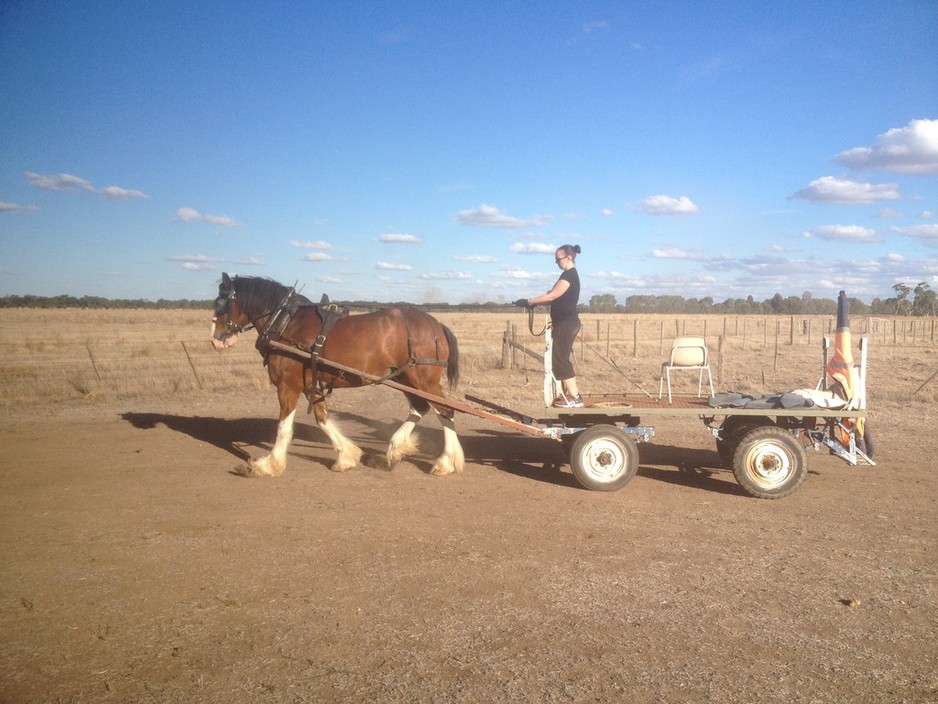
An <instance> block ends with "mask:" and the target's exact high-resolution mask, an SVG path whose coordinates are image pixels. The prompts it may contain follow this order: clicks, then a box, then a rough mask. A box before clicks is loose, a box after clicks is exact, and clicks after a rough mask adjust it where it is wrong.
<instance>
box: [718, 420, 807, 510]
mask: <svg viewBox="0 0 938 704" xmlns="http://www.w3.org/2000/svg"><path fill="white" fill-rule="evenodd" d="M733 475H734V476H735V477H736V481H737V482H739V485H740V486H741V487H742V488H743V489H745V490H746V492H747V493H749V494H751V495H752V496H755V497H757V498H760V499H780V498H782V497H783V496H788V495H789V494H791V493H792V492H794V491H795V489H797V488H798V487H799V486H801V483H802V482H803V481H804V480H805V478H806V477H807V476H808V461H807V457H806V456H805V451H804V446H802V445H801V443H800V442H798V439H797V438H795V437H794V436H793V435H792V434H791V433H789V432H788V431H786V430H783V429H782V428H776V427H774V426H763V427H761V428H756V429H755V430H751V431H749V432H748V433H746V435H744V436H743V437H742V438H741V439H740V441H739V444H738V445H737V447H736V453H735V454H734V456H733Z"/></svg>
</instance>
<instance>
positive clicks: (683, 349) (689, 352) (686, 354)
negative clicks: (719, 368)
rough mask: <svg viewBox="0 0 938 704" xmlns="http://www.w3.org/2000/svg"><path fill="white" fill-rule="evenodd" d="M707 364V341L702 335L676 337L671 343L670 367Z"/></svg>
mask: <svg viewBox="0 0 938 704" xmlns="http://www.w3.org/2000/svg"><path fill="white" fill-rule="evenodd" d="M706 364H707V342H706V340H704V339H703V338H702V337H678V338H677V339H675V340H674V344H673V345H671V361H670V363H669V366H672V367H702V366H706Z"/></svg>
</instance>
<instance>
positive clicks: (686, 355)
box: [658, 337, 713, 404]
mask: <svg viewBox="0 0 938 704" xmlns="http://www.w3.org/2000/svg"><path fill="white" fill-rule="evenodd" d="M678 371H684V372H693V371H695V372H697V398H700V394H701V391H702V389H703V373H704V372H705V371H706V372H707V382H708V384H709V386H710V396H713V377H712V376H711V374H710V358H709V355H708V354H707V342H706V340H704V339H703V338H702V337H679V338H677V339H675V340H674V344H672V345H671V355H670V356H669V357H668V361H666V362H664V363H663V364H662V365H661V378H660V379H659V380H658V398H659V399H660V398H661V397H662V395H663V394H664V384H665V382H667V384H668V403H669V404H670V403H671V373H672V372H678Z"/></svg>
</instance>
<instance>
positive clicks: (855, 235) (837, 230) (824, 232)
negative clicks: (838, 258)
mask: <svg viewBox="0 0 938 704" xmlns="http://www.w3.org/2000/svg"><path fill="white" fill-rule="evenodd" d="M801 236H802V237H804V238H805V239H819V240H832V241H838V242H878V241H879V237H877V236H876V230H871V229H870V228H868V227H860V226H859V225H822V226H821V227H815V228H812V229H811V230H805V231H804V232H802V233H801Z"/></svg>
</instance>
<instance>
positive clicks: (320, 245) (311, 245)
mask: <svg viewBox="0 0 938 704" xmlns="http://www.w3.org/2000/svg"><path fill="white" fill-rule="evenodd" d="M287 244H288V245H290V246H291V247H296V248H297V249H334V247H333V246H332V245H331V244H329V243H328V242H324V241H323V240H314V241H312V242H310V241H306V242H301V241H300V240H287Z"/></svg>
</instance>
